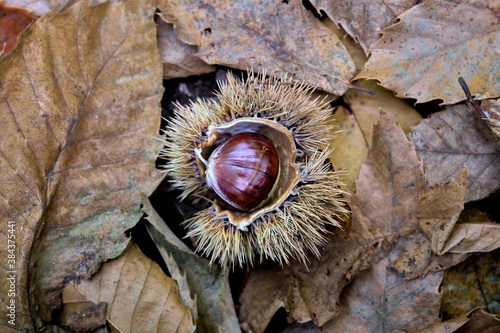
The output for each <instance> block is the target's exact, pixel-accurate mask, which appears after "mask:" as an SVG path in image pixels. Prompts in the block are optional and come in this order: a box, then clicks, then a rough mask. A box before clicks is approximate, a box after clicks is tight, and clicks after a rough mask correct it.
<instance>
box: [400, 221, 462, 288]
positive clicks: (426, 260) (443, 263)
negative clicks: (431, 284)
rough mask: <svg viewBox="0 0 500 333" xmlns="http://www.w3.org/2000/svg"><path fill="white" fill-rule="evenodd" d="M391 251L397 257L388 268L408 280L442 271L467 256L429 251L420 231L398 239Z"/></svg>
mask: <svg viewBox="0 0 500 333" xmlns="http://www.w3.org/2000/svg"><path fill="white" fill-rule="evenodd" d="M393 251H395V252H397V253H398V255H397V256H395V259H394V260H393V261H391V264H390V267H391V268H393V269H395V270H396V271H397V272H399V273H402V274H404V277H405V279H410V280H411V279H415V278H417V277H419V276H425V275H426V274H427V273H429V272H439V271H444V270H446V269H448V268H450V267H452V266H454V265H456V264H458V263H460V262H462V261H464V260H465V259H466V258H467V256H468V254H465V253H445V254H443V255H437V254H435V253H434V252H433V251H432V249H431V241H430V240H429V238H427V236H426V235H425V234H424V233H423V232H422V231H421V230H416V231H415V232H414V233H412V234H411V235H408V236H404V237H401V238H400V239H398V241H397V243H396V245H395V246H394V248H393Z"/></svg>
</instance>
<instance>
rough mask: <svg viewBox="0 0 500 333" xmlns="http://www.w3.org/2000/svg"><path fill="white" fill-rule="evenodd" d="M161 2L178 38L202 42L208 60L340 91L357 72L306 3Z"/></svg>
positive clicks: (294, 0)
mask: <svg viewBox="0 0 500 333" xmlns="http://www.w3.org/2000/svg"><path fill="white" fill-rule="evenodd" d="M158 6H159V7H160V9H161V10H162V13H161V14H160V15H162V17H163V18H164V19H165V20H166V21H167V22H169V23H173V24H174V27H175V32H176V34H177V36H178V37H179V38H180V39H181V40H182V41H184V42H185V43H187V44H189V45H197V46H198V47H199V52H198V54H197V55H198V56H199V57H200V58H201V59H203V60H204V61H205V62H207V63H208V64H220V65H224V66H229V67H233V68H238V69H243V70H249V69H253V70H255V71H257V70H263V71H267V72H273V73H274V74H278V75H281V74H283V75H284V74H287V75H289V76H292V77H293V78H295V79H297V80H301V81H305V82H306V83H307V84H309V85H310V86H314V87H317V88H319V89H321V90H324V91H327V92H329V93H333V94H336V95H342V93H344V92H345V91H346V90H347V88H348V86H349V81H350V79H351V78H352V76H353V75H354V70H355V68H354V64H353V62H352V60H351V57H350V56H349V53H348V52H347V51H346V49H345V47H344V46H343V45H342V43H341V41H340V40H339V39H338V38H337V36H335V35H334V34H332V33H331V32H330V31H329V30H328V29H327V28H326V27H325V26H324V25H323V24H322V23H321V22H320V21H318V20H317V19H316V18H315V17H314V15H313V14H312V13H310V12H309V11H307V10H306V9H305V8H304V7H303V5H302V1H299V0H289V1H278V2H269V1H264V0H259V1H248V0H238V1H231V2H227V3H217V4H215V3H214V2H212V1H208V0H194V1H193V0H182V1H178V0H175V1H174V0H160V1H159V2H158Z"/></svg>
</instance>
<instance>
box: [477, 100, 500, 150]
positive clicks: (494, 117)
mask: <svg viewBox="0 0 500 333" xmlns="http://www.w3.org/2000/svg"><path fill="white" fill-rule="evenodd" d="M481 106H482V107H483V109H484V110H485V111H486V112H488V115H489V116H490V118H487V119H485V121H486V123H487V124H488V127H489V128H490V130H491V132H492V133H493V134H494V135H495V137H496V138H497V140H498V141H499V143H500V99H488V100H486V101H483V103H482V104H481Z"/></svg>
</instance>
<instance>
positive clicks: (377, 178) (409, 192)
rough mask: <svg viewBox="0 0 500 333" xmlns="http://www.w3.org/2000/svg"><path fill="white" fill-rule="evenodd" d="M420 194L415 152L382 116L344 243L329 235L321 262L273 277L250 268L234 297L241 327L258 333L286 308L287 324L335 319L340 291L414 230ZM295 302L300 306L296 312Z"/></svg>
mask: <svg viewBox="0 0 500 333" xmlns="http://www.w3.org/2000/svg"><path fill="white" fill-rule="evenodd" d="M423 191H424V176H423V170H422V165H421V164H420V162H419V161H418V159H417V156H416V153H415V150H414V149H413V147H412V145H411V143H410V142H408V140H407V139H406V137H405V135H404V133H403V131H402V130H401V128H398V127H397V126H396V125H395V124H394V123H393V122H392V121H391V120H390V119H389V117H388V116H387V115H386V114H385V113H382V114H381V116H380V119H379V121H378V124H377V125H375V127H374V132H373V145H372V148H371V149H370V151H369V153H368V159H367V162H366V163H365V164H364V165H363V166H362V167H361V172H360V177H359V179H358V180H357V182H356V195H354V197H353V200H352V203H351V204H350V205H351V208H352V213H353V221H352V230H351V232H350V238H349V240H345V239H343V238H341V237H339V236H332V237H330V243H328V244H327V246H326V247H325V251H324V252H322V258H321V259H319V260H318V259H315V258H310V263H309V264H308V267H307V268H305V267H303V266H302V265H301V264H299V263H297V262H295V263H292V264H290V265H288V266H286V267H284V268H283V269H281V268H279V267H275V268H274V271H275V272H274V274H275V275H274V276H273V279H269V278H268V274H266V269H265V268H263V267H259V268H257V269H255V270H252V271H251V272H250V273H249V274H248V277H247V280H246V283H245V286H244V289H243V292H242V294H241V297H240V303H241V309H240V320H241V322H242V323H243V325H247V327H249V328H250V329H251V330H252V332H262V331H263V329H264V328H265V327H266V326H267V321H268V320H269V319H270V318H271V317H272V313H273V312H272V311H276V310H277V309H278V308H279V307H280V306H283V307H284V308H285V309H286V310H287V312H288V314H289V318H288V319H289V320H290V321H291V320H300V321H301V322H305V321H307V320H308V318H310V320H313V321H314V323H315V324H316V325H318V326H322V325H323V324H325V323H326V322H327V321H328V320H330V319H332V318H333V317H335V316H336V315H338V314H339V306H338V304H337V302H338V299H339V295H340V293H341V291H342V289H343V288H344V287H345V286H346V285H347V284H348V283H349V282H350V281H351V280H352V279H353V278H354V277H355V276H356V275H357V274H358V273H359V272H360V271H361V270H363V269H366V268H368V267H369V264H370V262H371V260H372V259H373V258H375V257H379V256H380V255H381V251H380V249H381V248H382V247H385V248H390V247H391V246H392V245H393V244H394V243H395V242H396V240H397V239H398V237H400V236H402V235H406V234H410V233H412V232H414V231H416V230H418V223H417V218H416V214H415V210H416V206H417V202H418V195H419V194H421V193H423ZM289 279H293V282H290V281H288V280H289ZM282 288H283V290H284V292H282V293H280V294H279V296H277V295H276V294H273V295H274V297H272V298H270V297H268V296H269V295H265V294H262V293H256V292H254V290H259V289H261V290H262V289H263V290H273V289H282ZM294 288H297V290H298V293H295V292H294ZM318 290H321V293H318ZM297 296H298V297H299V298H298V297H297ZM276 297H280V299H276ZM299 301H300V302H303V304H304V306H303V307H299V308H297V307H296V305H295V304H297V302H299ZM299 309H300V310H301V311H298V310H299ZM299 315H300V317H299V318H297V317H296V316H299Z"/></svg>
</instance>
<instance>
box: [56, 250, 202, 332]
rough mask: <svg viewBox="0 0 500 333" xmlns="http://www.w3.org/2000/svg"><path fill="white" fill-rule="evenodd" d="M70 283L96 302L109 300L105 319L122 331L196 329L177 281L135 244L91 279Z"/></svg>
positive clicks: (105, 265)
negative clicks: (180, 293) (180, 294)
mask: <svg viewBox="0 0 500 333" xmlns="http://www.w3.org/2000/svg"><path fill="white" fill-rule="evenodd" d="M71 286H72V288H74V289H76V291H78V292H79V293H80V294H81V295H82V296H84V297H85V298H86V299H87V300H88V301H90V302H92V303H94V304H99V303H101V302H106V303H107V307H106V319H107V321H108V323H109V325H112V326H113V327H115V328H117V329H118V330H119V331H120V332H155V331H157V332H194V329H195V326H194V325H193V318H192V317H191V312H190V311H189V309H188V308H187V307H186V305H185V304H184V303H183V302H182V301H181V299H180V297H179V290H178V288H177V284H176V283H175V281H174V280H173V279H171V278H169V277H168V276H167V275H165V273H164V272H163V271H162V270H161V268H160V266H158V264H157V263H155V262H154V261H152V260H151V259H149V258H148V257H146V256H145V255H144V254H143V253H142V252H141V250H140V249H139V247H138V246H137V245H135V244H133V243H130V244H129V246H128V247H127V249H126V250H125V251H124V252H123V253H122V255H121V256H120V257H118V258H117V259H114V260H111V261H108V262H106V263H105V264H104V265H102V267H101V269H100V270H99V271H98V272H97V273H96V274H95V275H93V276H92V277H91V278H90V279H89V280H84V281H81V283H80V284H74V285H71ZM63 300H64V299H63ZM66 301H67V302H68V301H69V299H67V300H66Z"/></svg>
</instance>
